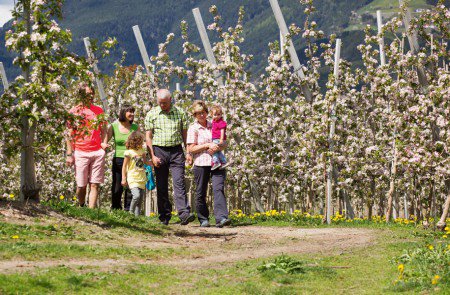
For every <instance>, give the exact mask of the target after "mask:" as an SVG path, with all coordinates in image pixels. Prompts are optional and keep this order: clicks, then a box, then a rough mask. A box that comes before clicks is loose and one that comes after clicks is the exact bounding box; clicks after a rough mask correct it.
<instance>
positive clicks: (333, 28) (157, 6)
mask: <svg viewBox="0 0 450 295" xmlns="http://www.w3.org/2000/svg"><path fill="white" fill-rule="evenodd" d="M416 1H422V0H416ZM279 2H280V6H281V8H282V11H283V14H284V17H285V19H286V22H287V24H290V23H296V24H297V25H299V26H301V25H302V23H303V21H304V18H305V16H304V14H303V9H304V8H303V7H302V5H301V4H300V3H299V1H297V0H279ZM388 2H389V1H388ZM375 3H381V4H383V3H384V5H387V4H386V3H387V2H386V1H381V0H375V1H371V0H359V1H352V0H339V1H335V0H318V1H315V6H316V7H317V12H316V14H315V16H314V19H315V21H316V22H317V23H318V24H319V27H320V28H321V29H322V30H324V31H325V32H326V33H327V34H330V33H337V34H340V33H342V32H344V31H345V30H346V28H347V27H348V26H349V21H350V17H351V15H352V12H356V11H361V10H363V9H364V8H365V7H366V8H367V7H371V6H370V5H372V4H375ZM212 4H215V5H217V7H218V9H219V12H220V14H221V15H222V17H223V25H224V27H228V26H230V25H234V24H235V22H236V20H237V14H238V10H239V7H240V6H244V8H245V11H246V17H245V21H244V35H245V39H246V40H245V42H244V44H243V45H242V50H243V51H244V52H245V53H247V54H254V56H255V59H254V61H253V63H252V64H251V65H249V67H250V69H251V70H252V71H254V72H256V73H259V72H261V71H262V70H263V69H264V66H265V63H266V58H267V55H268V53H269V50H268V46H267V44H268V43H269V42H272V41H275V40H277V39H278V38H279V33H278V27H277V25H276V22H275V18H274V16H273V14H272V10H271V8H270V4H269V1H268V0H235V1H230V0H198V1H193V0H165V1H156V0H67V1H66V3H65V4H64V5H65V6H64V20H63V21H62V22H61V24H62V26H63V27H66V28H70V29H71V31H72V33H73V37H74V38H73V44H72V49H73V50H74V51H76V52H77V53H78V54H85V51H84V44H83V38H84V37H86V36H89V37H91V38H95V39H98V40H100V41H102V40H104V39H105V38H106V37H108V36H112V37H117V39H118V41H119V45H118V47H117V50H115V51H114V52H113V53H112V56H111V58H110V59H109V60H108V61H106V62H104V63H103V64H101V65H100V68H101V69H102V70H104V71H110V70H111V69H112V66H113V64H114V62H116V61H118V60H119V59H120V56H121V52H122V51H123V50H125V51H127V53H128V55H127V59H126V61H125V64H142V60H141V57H140V54H139V50H138V47H137V44H136V41H135V38H134V34H133V31H132V26H134V25H139V27H140V29H141V33H142V35H143V38H144V42H145V43H146V46H147V50H148V52H149V54H150V55H155V54H156V53H157V45H158V43H161V42H163V41H164V40H165V37H166V35H167V34H168V33H170V32H173V33H175V36H176V40H175V41H174V43H173V45H172V46H171V47H170V48H169V52H170V53H171V54H172V55H173V57H174V58H175V60H176V61H177V62H181V60H182V56H181V52H182V48H181V44H182V40H181V38H180V29H179V24H180V22H181V20H183V19H184V20H186V21H187V22H188V24H189V27H190V28H189V36H190V40H191V41H193V42H194V43H196V44H197V45H200V46H201V41H200V37H199V34H198V32H197V28H196V26H195V22H194V19H193V16H192V9H193V8H195V7H199V8H200V11H201V13H202V15H203V19H204V21H205V23H206V25H207V24H208V23H210V22H211V21H212V17H211V15H210V14H209V12H208V8H209V7H210V6H211V5H212ZM9 26H10V24H9ZM6 29H8V24H7V25H5V29H2V30H1V31H0V38H2V39H4V30H6ZM209 35H210V39H211V40H215V36H214V35H213V34H212V33H211V32H209ZM344 35H346V36H349V35H348V34H344ZM360 35H361V34H360V33H356V34H353V35H350V36H349V37H350V38H355V37H357V36H360ZM347 38H348V37H347ZM361 40H362V39H361ZM294 43H295V45H296V48H297V50H299V51H300V49H301V47H302V44H301V43H300V40H299V38H296V39H295V40H294ZM348 43H354V42H353V41H351V42H348ZM345 44H346V42H345V39H344V46H345ZM346 52H348V56H347V57H351V56H352V55H353V53H352V52H351V51H349V50H347V51H344V58H345V57H346V56H345V53H346ZM202 54H203V53H202ZM0 59H1V60H2V61H4V63H5V64H6V68H7V72H8V76H10V78H12V77H13V76H14V75H15V74H17V73H18V70H17V69H13V68H11V60H12V56H11V54H9V53H7V52H6V50H5V49H4V48H3V47H2V48H0Z"/></svg>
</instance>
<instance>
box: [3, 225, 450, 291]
mask: <svg viewBox="0 0 450 295" xmlns="http://www.w3.org/2000/svg"><path fill="white" fill-rule="evenodd" d="M419 240H420V239H419V238H417V237H413V236H411V235H410V234H408V232H406V231H403V230H400V229H396V230H393V231H385V232H382V233H381V234H380V236H379V238H378V239H377V241H376V243H375V244H374V245H372V246H370V247H366V248H360V249H354V250H351V251H348V252H344V253H338V254H333V255H329V254H328V255H327V254H315V255H313V256H312V255H294V256H292V255H291V256H290V257H292V259H296V260H298V261H302V263H303V265H304V272H302V273H297V274H283V273H279V272H276V271H267V272H261V271H259V270H258V267H260V266H261V265H263V264H266V263H268V262H271V261H273V258H266V259H254V260H247V261H240V262H237V263H235V264H232V265H224V266H223V267H222V268H213V269H195V270H184V269H183V270H182V269H178V268H172V267H166V266H158V265H156V264H155V265H136V266H133V267H128V268H125V269H121V270H120V271H109V272H104V271H103V272H101V271H98V270H96V268H81V269H80V268H67V267H54V268H50V269H45V270H40V271H38V272H37V273H25V274H22V275H20V274H9V275H0V281H2V284H1V285H0V293H4V294H15V293H26V294H42V293H48V292H51V293H56V294H62V293H66V294H67V293H68V294H74V293H77V292H81V293H83V294H95V293H102V294H107V293H117V292H118V290H120V292H121V293H124V294H148V293H150V292H153V293H158V294H173V293H177V294H178V293H179V294H189V293H196V294H197V293H198V294H312V293H316V294H398V292H399V291H403V292H404V294H413V293H415V292H416V291H417V289H410V288H411V287H409V289H408V288H405V287H402V288H403V289H400V288H399V287H398V286H395V285H394V281H395V279H396V276H397V267H396V265H395V264H393V263H391V262H390V261H391V260H392V258H393V257H396V256H398V255H400V254H401V253H402V252H403V251H404V250H405V249H410V248H414V247H416V246H417V245H418V243H419V242H420V241H419ZM442 294H444V293H442Z"/></svg>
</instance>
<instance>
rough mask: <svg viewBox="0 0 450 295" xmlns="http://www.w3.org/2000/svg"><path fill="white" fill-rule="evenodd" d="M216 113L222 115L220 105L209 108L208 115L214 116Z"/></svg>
mask: <svg viewBox="0 0 450 295" xmlns="http://www.w3.org/2000/svg"><path fill="white" fill-rule="evenodd" d="M217 112H220V113H221V114H222V115H223V110H222V107H221V106H220V105H217V104H215V105H213V106H212V107H211V108H210V113H209V114H210V115H211V116H212V115H214V114H215V113H217Z"/></svg>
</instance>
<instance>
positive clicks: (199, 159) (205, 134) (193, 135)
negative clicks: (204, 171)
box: [186, 121, 212, 166]
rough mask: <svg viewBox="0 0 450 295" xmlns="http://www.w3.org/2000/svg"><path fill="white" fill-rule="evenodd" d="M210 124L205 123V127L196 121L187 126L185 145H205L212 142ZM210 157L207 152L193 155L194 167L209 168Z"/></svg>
mask: <svg viewBox="0 0 450 295" xmlns="http://www.w3.org/2000/svg"><path fill="white" fill-rule="evenodd" d="M211 130H212V124H211V122H209V121H207V123H206V127H203V126H202V125H200V124H199V123H198V122H197V121H195V122H194V123H192V124H191V125H190V126H189V130H188V133H187V140H186V144H198V145H200V144H205V143H210V142H212V135H211ZM211 161H212V157H211V155H210V154H208V152H207V151H202V152H200V153H197V154H194V165H195V166H211Z"/></svg>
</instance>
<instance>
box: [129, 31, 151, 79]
mask: <svg viewBox="0 0 450 295" xmlns="http://www.w3.org/2000/svg"><path fill="white" fill-rule="evenodd" d="M133 32H134V37H135V38H136V42H137V44H138V47H139V51H140V52H141V56H142V60H143V61H144V67H145V71H146V72H147V75H148V76H149V77H150V79H151V80H152V82H153V73H152V71H150V68H152V69H153V67H152V66H151V65H152V64H151V63H150V58H149V57H148V53H147V48H146V47H145V44H144V39H142V35H141V30H140V29H139V26H137V25H136V26H134V27H133Z"/></svg>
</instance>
